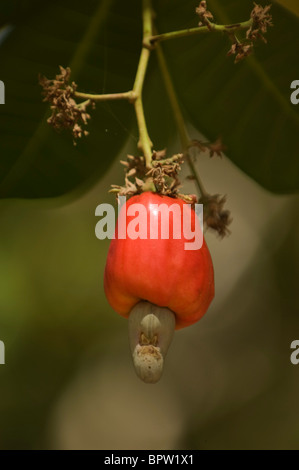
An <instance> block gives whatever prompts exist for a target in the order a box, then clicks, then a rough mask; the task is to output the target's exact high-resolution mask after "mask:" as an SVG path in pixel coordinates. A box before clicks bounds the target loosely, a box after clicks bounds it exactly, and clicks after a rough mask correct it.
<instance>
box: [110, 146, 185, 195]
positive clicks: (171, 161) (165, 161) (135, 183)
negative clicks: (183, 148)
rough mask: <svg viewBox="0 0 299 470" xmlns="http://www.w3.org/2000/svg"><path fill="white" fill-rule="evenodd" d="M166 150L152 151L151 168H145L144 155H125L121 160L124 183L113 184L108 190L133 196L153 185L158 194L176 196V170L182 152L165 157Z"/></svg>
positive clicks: (179, 163)
mask: <svg viewBox="0 0 299 470" xmlns="http://www.w3.org/2000/svg"><path fill="white" fill-rule="evenodd" d="M165 156H166V151H165V150H160V151H158V152H156V151H154V152H153V155H152V168H147V167H146V165H145V159H144V157H135V156H133V155H128V156H127V161H121V163H122V164H123V165H124V166H125V172H126V175H125V185H124V186H118V185H115V184H113V185H112V186H111V188H112V189H111V190H110V192H113V193H117V194H118V195H119V196H133V195H135V194H140V193H141V192H143V191H146V190H148V189H149V188H150V187H151V188H152V189H154V188H153V185H154V186H155V189H156V191H157V192H158V193H159V194H163V195H165V196H172V197H178V192H177V191H178V188H179V186H180V181H179V179H178V172H179V171H180V169H181V163H182V162H183V154H178V155H173V156H172V157H171V158H165Z"/></svg>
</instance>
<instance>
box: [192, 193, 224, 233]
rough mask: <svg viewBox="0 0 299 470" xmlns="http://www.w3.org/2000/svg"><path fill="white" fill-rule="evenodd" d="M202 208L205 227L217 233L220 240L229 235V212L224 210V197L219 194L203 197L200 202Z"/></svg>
mask: <svg viewBox="0 0 299 470" xmlns="http://www.w3.org/2000/svg"><path fill="white" fill-rule="evenodd" d="M199 202H201V203H202V204H203V206H204V222H205V224H206V226H207V227H208V228H210V229H212V230H215V231H216V232H218V234H219V235H220V237H221V238H223V237H225V236H226V235H228V234H229V233H230V231H229V229H228V225H229V224H230V223H231V222H232V219H231V216H230V212H229V211H228V210H224V209H223V207H224V204H225V202H226V196H221V195H220V194H214V195H205V196H204V198H201V199H200V201H199Z"/></svg>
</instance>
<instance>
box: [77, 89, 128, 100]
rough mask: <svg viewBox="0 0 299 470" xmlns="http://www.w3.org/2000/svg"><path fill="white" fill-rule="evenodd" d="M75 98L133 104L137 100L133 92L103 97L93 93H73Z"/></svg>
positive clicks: (110, 94)
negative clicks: (119, 101) (121, 101)
mask: <svg viewBox="0 0 299 470" xmlns="http://www.w3.org/2000/svg"><path fill="white" fill-rule="evenodd" d="M74 96H75V98H81V99H85V100H91V101H114V100H128V101H130V102H134V101H135V100H136V98H137V96H136V94H135V92H134V91H133V90H130V91H126V92H124V93H109V94H105V95H94V94H93V93H82V92H81V91H75V92H74Z"/></svg>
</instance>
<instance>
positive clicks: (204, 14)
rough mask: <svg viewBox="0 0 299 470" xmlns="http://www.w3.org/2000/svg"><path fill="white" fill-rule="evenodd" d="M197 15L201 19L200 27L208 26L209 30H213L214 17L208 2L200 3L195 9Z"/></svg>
mask: <svg viewBox="0 0 299 470" xmlns="http://www.w3.org/2000/svg"><path fill="white" fill-rule="evenodd" d="M195 11H196V14H197V15H198V16H199V18H200V22H199V23H198V26H207V27H208V28H209V30H211V29H212V25H211V22H210V20H213V19H214V17H213V15H212V13H211V12H210V11H208V9H207V2H206V1H205V0H203V1H202V2H200V4H199V6H198V7H197V8H196V9H195Z"/></svg>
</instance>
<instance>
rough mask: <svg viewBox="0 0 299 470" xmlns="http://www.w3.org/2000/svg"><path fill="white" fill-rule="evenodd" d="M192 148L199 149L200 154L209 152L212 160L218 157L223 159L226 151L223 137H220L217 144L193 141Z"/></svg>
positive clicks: (216, 141)
mask: <svg viewBox="0 0 299 470" xmlns="http://www.w3.org/2000/svg"><path fill="white" fill-rule="evenodd" d="M190 147H196V148H198V149H199V151H200V152H205V151H206V150H208V151H209V154H210V158H212V157H214V156H215V155H217V156H218V157H220V158H222V156H223V152H224V151H225V150H226V146H225V145H224V144H223V142H222V139H221V137H218V139H217V140H215V142H202V141H201V140H192V141H191V143H190V145H189V148H190Z"/></svg>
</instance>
